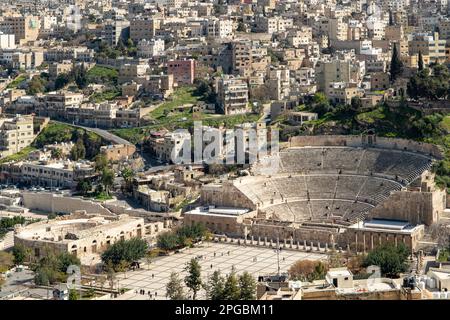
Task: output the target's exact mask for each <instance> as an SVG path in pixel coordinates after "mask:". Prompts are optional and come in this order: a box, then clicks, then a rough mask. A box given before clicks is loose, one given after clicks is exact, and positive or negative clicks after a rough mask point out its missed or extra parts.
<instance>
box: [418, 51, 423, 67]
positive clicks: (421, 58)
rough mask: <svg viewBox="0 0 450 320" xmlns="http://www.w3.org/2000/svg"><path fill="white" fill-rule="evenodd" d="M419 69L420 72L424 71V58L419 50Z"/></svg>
mask: <svg viewBox="0 0 450 320" xmlns="http://www.w3.org/2000/svg"><path fill="white" fill-rule="evenodd" d="M417 68H418V70H419V71H422V70H423V56H422V51H421V50H419V60H418V62H417Z"/></svg>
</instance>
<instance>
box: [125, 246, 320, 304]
mask: <svg viewBox="0 0 450 320" xmlns="http://www.w3.org/2000/svg"><path fill="white" fill-rule="evenodd" d="M195 257H198V260H199V263H200V266H201V268H202V269H201V270H202V278H203V280H204V281H206V279H207V277H208V275H210V274H212V273H213V272H214V271H215V270H220V271H221V272H222V275H227V274H228V273H229V272H230V271H231V269H232V267H233V266H234V268H235V269H236V272H237V273H238V274H240V273H242V272H244V271H248V272H249V273H250V274H252V275H253V276H254V277H255V278H257V277H258V276H262V275H268V274H275V273H276V272H277V270H278V266H277V253H276V251H275V250H273V249H270V248H260V247H250V246H243V245H235V244H224V243H203V244H202V245H201V246H199V247H195V248H190V249H188V250H186V251H184V252H181V253H176V254H174V255H171V256H165V257H159V258H156V259H154V260H153V261H152V263H151V264H150V265H147V264H146V263H145V260H143V261H142V263H141V268H140V269H138V270H135V271H128V272H126V273H118V274H117V275H116V283H118V285H119V287H120V288H126V289H129V290H128V291H127V292H126V293H125V294H123V295H120V296H119V297H117V298H116V299H120V300H148V299H152V300H153V299H157V300H161V299H162V300H164V299H166V297H165V295H166V284H167V282H168V281H169V277H170V273H171V272H174V271H175V272H176V273H177V274H178V276H179V278H180V279H182V280H184V277H185V276H186V272H185V271H184V268H185V266H186V263H187V262H188V261H189V260H190V259H192V258H195ZM326 258H327V255H325V254H321V253H317V252H316V253H314V252H300V251H294V250H284V249H282V250H281V252H280V271H281V272H282V273H283V272H286V271H287V270H288V269H289V267H290V266H291V265H292V264H293V263H294V262H295V261H297V260H306V259H309V260H326ZM140 290H145V294H144V295H143V294H140V293H139V292H140ZM149 292H150V294H151V296H150V294H149ZM186 292H187V289H186ZM204 294H205V293H204V290H201V291H200V292H199V294H198V299H204Z"/></svg>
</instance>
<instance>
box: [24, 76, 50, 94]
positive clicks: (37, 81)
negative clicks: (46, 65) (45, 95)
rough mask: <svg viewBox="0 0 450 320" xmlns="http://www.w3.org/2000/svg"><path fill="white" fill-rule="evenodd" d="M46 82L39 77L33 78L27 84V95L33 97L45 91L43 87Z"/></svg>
mask: <svg viewBox="0 0 450 320" xmlns="http://www.w3.org/2000/svg"><path fill="white" fill-rule="evenodd" d="M46 85H47V81H45V80H44V79H42V78H41V77H40V76H34V77H33V78H32V79H31V80H30V82H29V83H28V88H27V94H29V95H35V94H37V93H41V92H44V91H45V86H46Z"/></svg>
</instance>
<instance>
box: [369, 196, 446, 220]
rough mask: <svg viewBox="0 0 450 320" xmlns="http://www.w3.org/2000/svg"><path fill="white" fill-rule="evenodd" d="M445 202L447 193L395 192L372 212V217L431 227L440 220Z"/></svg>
mask: <svg viewBox="0 0 450 320" xmlns="http://www.w3.org/2000/svg"><path fill="white" fill-rule="evenodd" d="M445 202H446V195H445V191H435V192H418V191H394V192H392V193H391V195H390V196H389V197H388V198H387V199H386V200H385V201H384V202H383V203H381V204H379V205H378V206H377V207H375V208H374V209H372V210H371V211H370V217H371V218H382V219H394V220H405V221H409V222H410V223H412V224H422V223H423V224H425V225H431V224H432V223H434V222H436V221H438V220H439V216H440V215H441V214H442V212H443V210H444V208H445Z"/></svg>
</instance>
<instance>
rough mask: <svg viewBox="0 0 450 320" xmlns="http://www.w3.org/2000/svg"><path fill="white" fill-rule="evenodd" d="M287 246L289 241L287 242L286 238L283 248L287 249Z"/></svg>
mask: <svg viewBox="0 0 450 320" xmlns="http://www.w3.org/2000/svg"><path fill="white" fill-rule="evenodd" d="M286 246H287V241H286V238H284V244H283V248H286Z"/></svg>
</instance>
